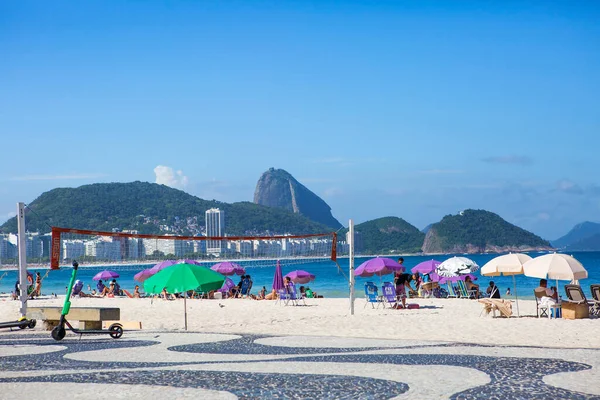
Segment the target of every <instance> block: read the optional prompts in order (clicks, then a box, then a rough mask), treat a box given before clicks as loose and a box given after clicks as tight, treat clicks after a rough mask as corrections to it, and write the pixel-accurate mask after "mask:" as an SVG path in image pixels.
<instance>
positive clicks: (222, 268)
mask: <svg viewBox="0 0 600 400" xmlns="http://www.w3.org/2000/svg"><path fill="white" fill-rule="evenodd" d="M210 269H212V270H213V271H216V272H218V273H220V274H221V275H225V276H230V275H244V274H245V273H246V270H245V269H244V267H242V266H241V265H239V264H236V263H234V262H228V261H226V262H220V263H218V264H215V265H213V266H212V267H210Z"/></svg>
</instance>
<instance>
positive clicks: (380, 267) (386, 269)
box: [354, 257, 404, 277]
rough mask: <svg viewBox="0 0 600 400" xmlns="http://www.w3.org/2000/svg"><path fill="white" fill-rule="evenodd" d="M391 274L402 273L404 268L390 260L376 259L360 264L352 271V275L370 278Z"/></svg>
mask: <svg viewBox="0 0 600 400" xmlns="http://www.w3.org/2000/svg"><path fill="white" fill-rule="evenodd" d="M393 272H404V267H403V266H402V265H400V264H398V263H397V262H396V261H394V260H392V259H391V258H385V257H377V258H372V259H370V260H367V261H365V262H364V263H362V264H360V265H359V267H358V268H356V270H355V271H354V275H356V276H362V277H371V276H373V275H377V276H382V275H388V274H391V273H393Z"/></svg>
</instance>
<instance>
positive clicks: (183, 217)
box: [0, 182, 331, 235]
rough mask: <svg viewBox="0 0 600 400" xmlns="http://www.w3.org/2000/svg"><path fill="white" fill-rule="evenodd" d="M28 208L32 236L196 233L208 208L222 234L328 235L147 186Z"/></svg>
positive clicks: (274, 213)
mask: <svg viewBox="0 0 600 400" xmlns="http://www.w3.org/2000/svg"><path fill="white" fill-rule="evenodd" d="M28 207H29V208H30V209H31V210H32V211H30V212H27V215H26V227H27V230H28V231H30V232H35V231H38V232H49V231H50V226H60V227H66V228H77V229H91V230H101V231H111V230H112V229H115V228H116V229H129V230H132V229H135V230H138V231H139V232H140V233H150V234H152V233H160V232H162V233H163V234H165V233H173V234H180V235H190V234H191V235H195V234H199V233H200V229H201V227H204V213H205V211H206V210H207V209H210V208H219V209H221V210H224V211H225V233H227V234H228V235H256V234H259V233H271V234H273V233H287V232H290V233H294V234H305V233H322V232H329V231H331V229H330V228H327V227H326V226H324V225H322V224H319V223H316V222H313V221H311V220H310V219H308V218H307V217H305V216H303V215H299V214H294V213H291V212H289V211H286V210H283V209H279V208H271V207H265V206H261V205H258V204H253V203H250V202H240V203H233V204H228V203H222V202H219V201H214V200H213V201H208V200H203V199H200V198H198V197H195V196H192V195H190V194H188V193H185V192H183V191H181V190H177V189H173V188H170V187H168V186H164V185H158V184H156V183H148V182H130V183H96V184H92V185H84V186H80V187H78V188H59V189H53V190H50V191H48V192H45V193H43V194H42V195H41V196H40V197H38V198H37V199H35V200H34V201H33V202H32V203H30V204H28ZM166 227H168V230H166ZM0 231H2V232H16V231H17V221H16V218H14V217H13V218H11V219H9V220H8V221H6V222H5V223H4V224H3V225H2V226H0Z"/></svg>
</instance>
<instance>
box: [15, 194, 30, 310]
mask: <svg viewBox="0 0 600 400" xmlns="http://www.w3.org/2000/svg"><path fill="white" fill-rule="evenodd" d="M17 234H18V238H17V239H18V242H17V243H18V244H17V246H18V251H19V289H21V290H20V296H19V299H20V300H21V309H20V312H21V317H25V316H26V315H27V288H28V286H27V248H26V247H25V246H26V245H27V241H26V240H25V204H24V203H17Z"/></svg>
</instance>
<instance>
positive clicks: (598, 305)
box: [590, 284, 600, 315]
mask: <svg viewBox="0 0 600 400" xmlns="http://www.w3.org/2000/svg"><path fill="white" fill-rule="evenodd" d="M590 292H592V298H593V299H594V300H593V301H594V303H595V309H596V314H595V315H600V285H598V284H595V285H590Z"/></svg>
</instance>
